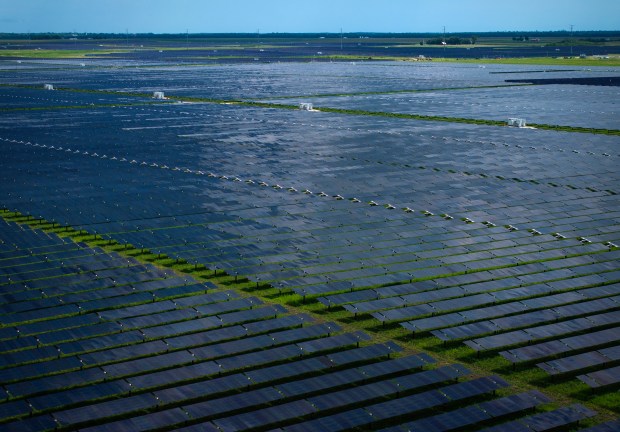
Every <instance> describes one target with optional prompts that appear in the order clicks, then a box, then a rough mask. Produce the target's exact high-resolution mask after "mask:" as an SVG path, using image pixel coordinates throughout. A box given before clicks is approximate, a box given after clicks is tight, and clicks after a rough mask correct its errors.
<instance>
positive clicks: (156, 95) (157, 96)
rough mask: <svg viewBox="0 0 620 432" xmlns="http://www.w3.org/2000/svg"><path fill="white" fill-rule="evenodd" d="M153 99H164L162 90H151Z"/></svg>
mask: <svg viewBox="0 0 620 432" xmlns="http://www.w3.org/2000/svg"><path fill="white" fill-rule="evenodd" d="M153 99H166V98H165V97H164V92H160V91H157V92H153Z"/></svg>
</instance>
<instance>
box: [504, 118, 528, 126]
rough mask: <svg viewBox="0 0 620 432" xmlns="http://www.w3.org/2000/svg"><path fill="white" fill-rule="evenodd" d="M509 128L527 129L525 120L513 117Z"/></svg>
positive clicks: (509, 122) (509, 120) (509, 121)
mask: <svg viewBox="0 0 620 432" xmlns="http://www.w3.org/2000/svg"><path fill="white" fill-rule="evenodd" d="M508 126H514V127H520V128H522V127H525V119H523V118H516V117H512V118H509V119H508Z"/></svg>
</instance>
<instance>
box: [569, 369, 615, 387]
mask: <svg viewBox="0 0 620 432" xmlns="http://www.w3.org/2000/svg"><path fill="white" fill-rule="evenodd" d="M577 379H579V380H580V381H582V382H584V383H586V384H587V385H588V386H589V387H591V388H598V387H604V386H609V385H612V384H618V383H619V382H620V366H616V367H611V368H607V369H602V370H598V371H595V372H590V373H587V374H585V375H579V376H577Z"/></svg>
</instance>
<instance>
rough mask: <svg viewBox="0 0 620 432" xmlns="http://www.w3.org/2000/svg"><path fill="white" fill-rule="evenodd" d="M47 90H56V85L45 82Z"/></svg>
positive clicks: (44, 86) (44, 85)
mask: <svg viewBox="0 0 620 432" xmlns="http://www.w3.org/2000/svg"><path fill="white" fill-rule="evenodd" d="M43 88H44V89H45V90H54V86H53V85H51V84H43Z"/></svg>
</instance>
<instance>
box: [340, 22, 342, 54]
mask: <svg viewBox="0 0 620 432" xmlns="http://www.w3.org/2000/svg"><path fill="white" fill-rule="evenodd" d="M340 51H342V27H340Z"/></svg>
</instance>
